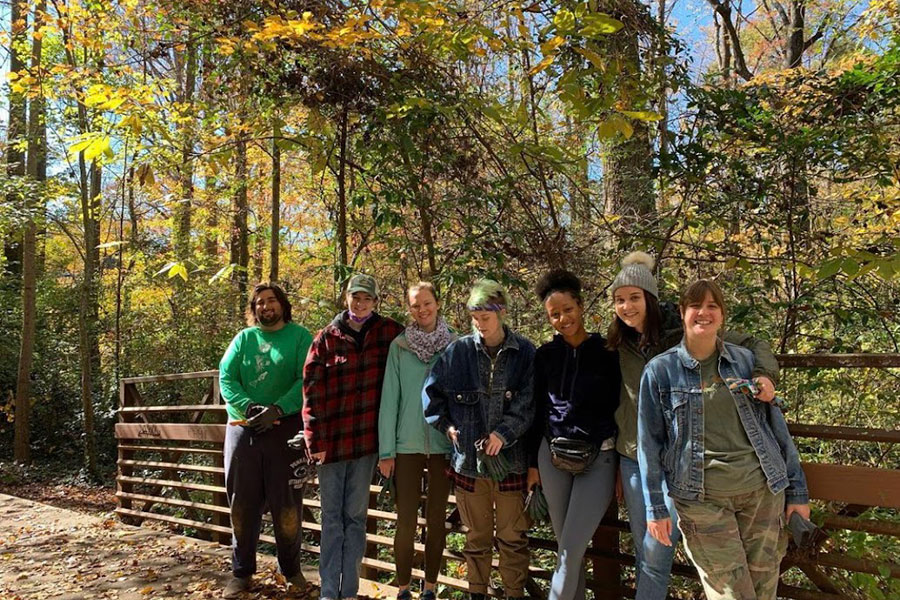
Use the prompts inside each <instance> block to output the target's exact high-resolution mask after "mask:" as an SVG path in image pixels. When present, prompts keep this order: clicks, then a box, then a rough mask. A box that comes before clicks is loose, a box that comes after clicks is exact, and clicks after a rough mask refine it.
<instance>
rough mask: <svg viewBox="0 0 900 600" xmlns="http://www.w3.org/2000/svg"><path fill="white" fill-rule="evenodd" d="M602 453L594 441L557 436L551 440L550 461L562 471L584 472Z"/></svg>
mask: <svg viewBox="0 0 900 600" xmlns="http://www.w3.org/2000/svg"><path fill="white" fill-rule="evenodd" d="M598 454H600V448H599V447H597V444H595V443H594V442H587V441H584V440H573V439H571V438H564V437H555V438H553V439H552V440H550V462H551V463H553V466H554V467H556V468H557V469H559V470H560V471H567V472H569V473H572V474H573V475H578V474H579V473H583V472H584V471H585V470H587V469H588V467H590V466H591V463H593V462H594V460H595V459H596V458H597V455H598Z"/></svg>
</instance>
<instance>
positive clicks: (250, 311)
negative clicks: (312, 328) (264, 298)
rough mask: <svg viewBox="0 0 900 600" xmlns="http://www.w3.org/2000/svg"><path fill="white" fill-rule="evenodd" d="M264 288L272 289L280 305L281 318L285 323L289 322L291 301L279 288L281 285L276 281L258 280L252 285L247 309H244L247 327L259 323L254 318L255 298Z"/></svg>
mask: <svg viewBox="0 0 900 600" xmlns="http://www.w3.org/2000/svg"><path fill="white" fill-rule="evenodd" d="M266 290H272V293H273V294H275V299H276V300H278V303H279V304H280V305H281V313H282V317H281V318H282V320H283V321H284V322H285V323H290V321H291V301H290V300H288V297H287V294H285V293H284V290H283V289H281V286H280V285H278V284H277V283H272V282H270V281H260V282H259V283H257V284H256V285H255V286H253V293H251V294H250V301H249V302H248V303H247V310H246V311H244V317H245V318H246V319H247V327H253V326H254V325H257V324H259V319H257V318H256V299H257V298H259V295H260V294H262V293H263V292H264V291H266Z"/></svg>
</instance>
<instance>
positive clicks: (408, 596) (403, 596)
mask: <svg viewBox="0 0 900 600" xmlns="http://www.w3.org/2000/svg"><path fill="white" fill-rule="evenodd" d="M397 600H412V592H411V591H409V588H406V589H405V590H400V591H399V592H397Z"/></svg>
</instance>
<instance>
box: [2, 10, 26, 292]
mask: <svg viewBox="0 0 900 600" xmlns="http://www.w3.org/2000/svg"><path fill="white" fill-rule="evenodd" d="M22 6H23V5H22V3H21V2H18V1H13V2H10V3H9V7H10V8H9V20H10V28H9V29H10V44H9V71H10V73H19V72H20V71H21V70H22V69H24V68H25V61H24V60H23V59H22V56H21V55H22V47H23V46H24V44H25V37H24V34H25V27H26V22H27V19H26V15H24V14H22ZM25 104H26V100H25V94H24V93H23V92H21V91H16V90H15V89H14V86H12V85H10V86H9V125H8V127H7V129H6V174H7V175H8V176H9V177H10V178H13V177H17V178H21V177H22V176H23V175H25V153H24V152H22V149H21V146H20V144H21V142H22V139H23V137H22V136H23V134H24V133H25V127H26V123H25V118H26V114H25V113H26V107H25ZM7 202H9V203H10V204H11V205H12V206H18V205H19V204H20V198H19V197H18V195H17V194H16V193H15V192H10V194H9V196H8V197H7ZM3 254H4V256H5V259H6V261H5V267H4V268H5V270H6V272H7V273H8V274H9V275H10V277H11V280H12V281H18V278H19V276H20V274H21V272H22V239H21V234H19V233H16V235H15V236H13V237H11V238H9V239H7V240H4V242H3Z"/></svg>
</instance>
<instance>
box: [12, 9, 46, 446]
mask: <svg viewBox="0 0 900 600" xmlns="http://www.w3.org/2000/svg"><path fill="white" fill-rule="evenodd" d="M45 10H46V2H45V1H44V0H40V1H39V2H38V3H37V5H36V6H35V8H34V14H35V17H36V18H35V23H37V17H38V15H40V14H42V13H43V12H44V11H45ZM35 29H37V27H35ZM41 49H42V44H41V37H40V36H34V38H33V40H32V44H31V70H32V73H33V74H35V75H36V76H37V77H38V79H39V81H40V80H41V79H42V77H41V71H40V68H41ZM44 140H45V126H44V101H43V95H42V94H39V95H38V96H37V97H35V98H34V99H32V101H31V113H30V114H29V115H28V159H27V163H26V174H27V175H28V178H29V179H30V180H31V181H33V182H35V183H40V182H43V181H45V180H46V178H47V171H46V169H47V160H46V149H45V147H44ZM41 194H43V189H42V188H41V189H39V190H37V191H36V193H35V194H29V196H28V197H27V198H26V199H25V213H26V215H27V222H26V224H25V231H24V233H23V235H22V337H21V345H20V349H19V368H18V373H17V376H16V408H15V419H16V420H15V431H14V435H13V438H14V440H13V457H14V458H15V460H16V462H21V463H29V462H30V461H31V370H32V363H33V359H34V336H35V320H36V318H37V306H36V288H37V266H36V264H35V254H36V245H37V242H36V238H37V226H36V224H35V216H36V215H35V213H36V211H37V208H38V206H39V205H40V204H41V201H40V200H39V198H38V197H36V196H39V195H41Z"/></svg>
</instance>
